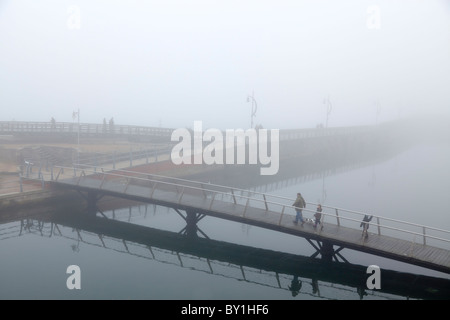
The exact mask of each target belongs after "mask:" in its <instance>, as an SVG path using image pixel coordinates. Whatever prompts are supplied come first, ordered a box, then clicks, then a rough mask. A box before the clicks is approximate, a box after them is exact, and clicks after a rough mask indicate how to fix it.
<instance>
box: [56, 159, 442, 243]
mask: <svg viewBox="0 0 450 320" xmlns="http://www.w3.org/2000/svg"><path fill="white" fill-rule="evenodd" d="M56 168H57V169H58V170H59V171H58V174H57V175H56V178H55V181H60V179H61V178H62V177H64V178H71V179H69V180H70V182H69V183H70V184H73V185H79V184H80V182H81V181H83V180H84V179H85V178H88V177H91V178H92V177H95V178H96V179H97V180H98V181H99V185H98V189H100V190H106V189H105V186H106V185H107V181H113V180H115V181H120V182H121V183H122V185H123V188H122V190H121V191H120V192H121V193H124V194H126V193H127V190H128V189H129V188H130V187H131V186H133V185H146V186H148V188H151V193H150V194H149V197H150V198H151V197H152V196H153V194H154V192H155V190H160V189H164V190H167V191H173V192H176V193H177V195H178V199H177V202H178V204H179V203H181V201H182V199H183V197H185V196H186V195H196V196H201V197H203V198H205V199H208V200H209V201H210V202H209V209H210V210H211V209H213V206H214V204H215V203H216V202H217V201H218V200H219V198H220V200H221V201H227V202H230V203H232V204H234V205H239V207H238V206H236V209H238V208H240V209H241V210H242V217H244V218H245V217H246V214H247V212H248V209H249V208H259V209H264V210H265V211H267V212H272V213H278V214H279V217H278V225H281V224H282V223H285V222H286V220H285V218H286V217H288V218H289V217H291V218H292V217H293V216H294V215H295V207H294V206H293V205H292V204H293V202H294V199H292V198H287V197H283V196H278V195H273V194H266V193H259V192H254V191H248V190H244V189H239V188H233V187H228V186H221V185H215V184H210V183H205V182H199V181H192V180H186V179H180V178H174V177H166V176H160V175H154V174H147V173H140V172H135V171H126V170H115V171H114V172H108V171H94V170H90V169H88V168H84V169H79V168H68V167H56ZM52 176H53V175H52ZM307 205H308V206H309V207H311V206H315V205H316V204H313V203H307ZM323 208H324V209H326V210H324V212H322V223H323V222H325V221H326V223H327V224H333V225H336V226H338V227H339V226H346V227H351V228H355V229H358V228H359V229H361V228H360V224H361V222H362V217H364V216H366V215H369V216H372V220H371V221H370V222H369V223H368V224H369V226H371V227H372V229H376V230H377V234H379V235H381V234H383V235H392V236H394V235H395V236H396V237H397V238H398V235H399V234H403V235H404V238H405V240H408V241H411V242H412V243H413V244H415V243H417V242H418V241H416V239H422V241H421V243H422V244H423V245H427V244H430V241H432V242H433V244H434V243H440V244H441V245H442V244H443V245H444V247H445V248H448V246H449V244H450V231H448V230H444V229H439V228H435V227H430V226H426V225H420V224H414V223H410V222H406V221H401V220H396V219H391V218H386V217H382V216H377V215H373V214H369V213H366V212H358V211H353V210H348V209H343V208H337V207H332V206H323ZM315 212H316V210H315V209H310V208H304V209H303V213H304V216H305V217H306V215H307V214H310V215H311V217H312V216H313V215H314V213H315ZM372 229H371V230H372ZM317 232H321V228H318V231H317Z"/></svg>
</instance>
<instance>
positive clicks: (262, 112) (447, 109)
mask: <svg viewBox="0 0 450 320" xmlns="http://www.w3.org/2000/svg"><path fill="white" fill-rule="evenodd" d="M449 84H450V2H449V1H445V0H427V1H423V0H407V1H406V0H405V1H400V0H399V1H389V0H385V1H377V0H371V1H361V0H349V1H335V0H326V1H325V0H324V1H318V0H311V1H298V0H295V1H294V0H292V1H288V0H283V1H273V0H272V1H259V0H258V1H256V0H255V1H235V0H227V1H206V0H204V1H200V0H191V1H181V0H176V1H175V0H164V1H163V0H160V1H143V0H142V1H137V0H133V1H130V0H127V1H124V0H123V1H118V0H117V1H110V0H103V1H101V0H71V1H65V0H41V1H35V0H21V1H13V0H3V1H0V121H10V120H17V121H49V120H50V118H51V117H54V118H55V119H56V121H67V122H70V121H74V120H73V117H72V114H73V112H74V111H77V110H78V109H79V110H80V121H81V122H87V123H101V122H102V121H103V119H106V120H109V119H110V118H114V121H115V123H117V124H127V125H144V126H162V127H170V128H177V127H184V126H187V127H190V126H193V123H194V121H203V125H204V127H205V128H208V127H213V128H220V129H225V128H248V127H250V125H251V120H252V119H251V113H252V103H251V99H248V97H249V95H253V98H254V100H255V101H256V105H257V109H256V112H255V115H254V118H253V121H254V124H260V125H262V126H263V127H265V128H279V129H284V128H312V127H316V126H317V125H318V124H327V125H328V126H352V125H371V124H376V123H380V122H385V121H389V120H393V119H398V118H401V117H405V116H410V115H416V116H417V115H418V116H421V115H422V114H425V113H427V114H428V113H431V114H444V113H445V114H447V115H448V114H450V90H449ZM326 99H329V102H330V104H328V100H326Z"/></svg>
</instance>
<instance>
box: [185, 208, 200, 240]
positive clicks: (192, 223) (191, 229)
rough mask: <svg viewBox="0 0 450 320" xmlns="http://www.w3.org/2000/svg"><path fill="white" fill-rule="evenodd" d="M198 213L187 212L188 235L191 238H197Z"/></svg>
mask: <svg viewBox="0 0 450 320" xmlns="http://www.w3.org/2000/svg"><path fill="white" fill-rule="evenodd" d="M197 221H198V219H197V213H196V212H195V211H191V210H187V211H186V235H187V236H188V237H189V238H197V237H198V235H197Z"/></svg>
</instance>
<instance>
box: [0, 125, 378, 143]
mask: <svg viewBox="0 0 450 320" xmlns="http://www.w3.org/2000/svg"><path fill="white" fill-rule="evenodd" d="M377 128H379V127H375V126H350V127H330V128H304V129H282V130H280V135H279V138H280V141H284V140H297V139H307V138H315V137H328V136H341V135H352V134H353V135H357V134H363V133H367V132H372V131H373V130H374V129H377ZM173 131H174V129H171V128H160V127H145V126H132V125H117V124H112V125H110V124H109V123H108V124H92V123H80V124H79V125H78V123H75V122H53V123H52V122H50V121H49V122H25V121H0V134H3V135H6V134H15V133H34V134H39V133H48V134H50V133H58V134H78V132H79V133H80V135H82V136H95V135H98V136H101V135H125V136H155V137H165V138H167V139H168V141H169V140H170V137H171V135H172V132H173Z"/></svg>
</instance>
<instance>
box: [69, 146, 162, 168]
mask: <svg viewBox="0 0 450 320" xmlns="http://www.w3.org/2000/svg"><path fill="white" fill-rule="evenodd" d="M170 152H171V147H170V146H161V147H159V148H152V149H139V150H130V151H129V152H113V153H99V152H96V153H94V154H90V155H85V156H81V157H80V158H79V159H78V161H77V163H75V164H74V165H73V166H74V167H79V168H93V169H94V171H97V168H98V170H101V169H105V167H106V166H107V165H108V166H110V167H111V168H112V169H116V166H118V167H120V164H121V163H124V164H126V165H125V166H126V167H132V166H133V165H135V164H136V162H137V161H145V163H146V164H149V163H151V162H158V160H159V159H161V158H162V156H164V155H167V154H170Z"/></svg>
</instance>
